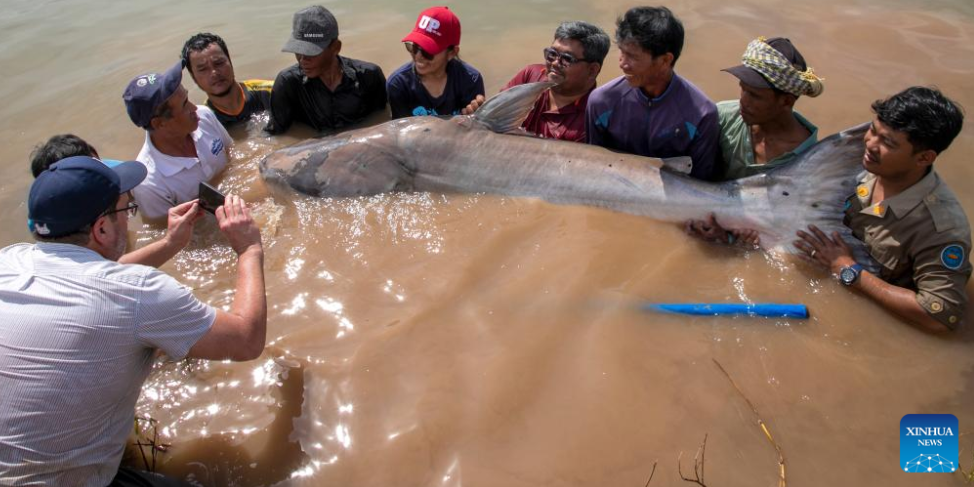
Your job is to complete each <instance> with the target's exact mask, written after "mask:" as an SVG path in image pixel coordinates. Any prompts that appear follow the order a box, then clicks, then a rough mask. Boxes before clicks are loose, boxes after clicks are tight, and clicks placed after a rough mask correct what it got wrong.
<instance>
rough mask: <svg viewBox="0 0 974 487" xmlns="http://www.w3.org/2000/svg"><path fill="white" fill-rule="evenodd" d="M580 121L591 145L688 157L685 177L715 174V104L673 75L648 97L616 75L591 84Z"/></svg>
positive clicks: (716, 131) (710, 177) (717, 131)
mask: <svg viewBox="0 0 974 487" xmlns="http://www.w3.org/2000/svg"><path fill="white" fill-rule="evenodd" d="M585 122H586V123H585V124H586V129H587V131H588V142H589V143H590V144H595V145H600V146H602V147H607V148H609V149H613V150H617V151H622V152H628V153H630V154H638V155H641V156H648V157H660V158H666V157H679V156H690V158H691V159H693V170H692V171H691V172H690V176H693V177H695V178H697V179H705V180H713V179H715V177H716V176H718V174H717V173H718V171H717V169H718V167H717V164H716V160H717V151H718V150H720V146H719V144H718V136H719V135H720V127H719V126H718V123H717V105H715V104H714V102H712V101H710V99H709V98H707V95H705V94H704V93H703V92H702V91H700V89H699V88H697V87H696V86H694V85H693V84H692V83H690V82H689V81H687V80H685V79H683V78H681V77H680V76H678V75H676V74H674V75H673V79H672V80H671V81H670V85H669V86H668V87H667V88H666V91H664V92H663V94H662V95H660V96H659V97H658V98H653V99H650V98H649V97H647V96H646V95H645V94H643V92H642V90H640V89H639V88H633V87H631V86H629V83H627V82H626V79H625V78H624V77H621V76H620V77H619V78H616V79H614V80H612V81H610V82H609V83H607V84H605V85H603V86H601V87H599V88H596V89H595V91H593V92H592V94H591V95H590V96H589V98H588V107H587V108H586V111H585Z"/></svg>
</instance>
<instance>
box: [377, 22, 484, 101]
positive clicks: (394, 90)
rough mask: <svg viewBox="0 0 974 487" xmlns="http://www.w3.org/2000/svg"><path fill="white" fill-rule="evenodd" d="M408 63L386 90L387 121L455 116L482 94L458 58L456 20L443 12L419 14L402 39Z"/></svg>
mask: <svg viewBox="0 0 974 487" xmlns="http://www.w3.org/2000/svg"><path fill="white" fill-rule="evenodd" d="M402 41H403V42H404V43H405V45H406V51H407V52H409V55H410V57H411V58H412V61H410V62H408V63H406V64H404V65H402V67H400V68H399V69H397V70H396V71H395V72H394V73H392V75H391V76H389V82H388V83H387V85H386V90H387V91H388V93H389V106H390V108H391V109H392V118H402V117H408V116H412V115H458V114H459V113H460V110H462V109H463V107H465V106H467V104H468V103H470V102H471V101H472V100H474V99H475V98H476V97H477V96H481V97H482V96H483V95H484V78H483V77H482V76H481V75H480V72H479V71H477V70H476V69H475V68H474V67H473V66H471V65H469V64H467V63H465V62H463V61H461V60H460V58H459V57H458V56H459V55H460V19H458V18H457V16H456V15H454V14H453V12H451V11H450V9H448V8H447V7H432V8H428V9H426V10H424V11H422V12H421V13H420V14H419V17H418V18H417V19H416V24H415V26H414V27H413V30H412V32H410V33H409V34H408V35H407V36H406V37H404V38H403V39H402Z"/></svg>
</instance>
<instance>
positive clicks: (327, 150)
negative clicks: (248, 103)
mask: <svg viewBox="0 0 974 487" xmlns="http://www.w3.org/2000/svg"><path fill="white" fill-rule="evenodd" d="M389 125H390V124H382V125H378V126H375V127H368V128H364V129H359V130H353V131H350V132H344V133H341V134H338V135H335V136H330V137H323V138H320V139H313V140H308V141H304V142H301V143H298V144H295V145H292V146H290V147H285V148H283V149H280V150H277V151H275V152H272V153H271V154H269V155H268V156H266V157H265V158H264V159H263V160H262V161H261V162H260V173H261V176H262V177H263V178H264V180H265V181H270V182H273V183H279V184H286V185H288V186H290V187H292V188H294V189H296V190H298V191H300V192H302V193H305V194H308V195H311V196H326V197H328V196H363V195H372V194H377V193H384V192H388V191H394V190H401V189H408V188H407V187H408V183H409V180H410V174H409V172H408V171H406V170H405V169H404V167H403V165H402V164H401V161H400V159H401V158H400V157H399V156H398V152H399V151H398V148H397V147H396V142H395V140H394V139H395V138H396V133H395V131H392V130H388V126H389Z"/></svg>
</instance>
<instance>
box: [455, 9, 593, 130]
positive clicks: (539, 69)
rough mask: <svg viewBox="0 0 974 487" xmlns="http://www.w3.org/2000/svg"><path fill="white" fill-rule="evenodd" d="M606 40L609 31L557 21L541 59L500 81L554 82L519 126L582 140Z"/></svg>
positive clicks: (470, 108) (469, 110) (514, 83)
mask: <svg viewBox="0 0 974 487" xmlns="http://www.w3.org/2000/svg"><path fill="white" fill-rule="evenodd" d="M609 44H610V40H609V36H608V35H607V34H606V33H605V32H604V31H603V30H602V29H600V28H598V27H597V26H595V25H592V24H589V23H587V22H579V21H575V22H564V23H562V24H561V25H559V26H558V29H556V30H555V38H554V41H552V43H551V46H549V47H546V48H545V49H544V58H545V64H531V65H528V66H527V67H525V68H524V69H522V70H521V71H520V72H519V73H517V74H516V75H514V78H512V79H511V81H509V82H508V83H507V86H505V87H504V90H507V89H509V88H511V87H513V86H517V85H522V84H525V83H536V82H539V81H554V82H556V83H558V85H557V86H554V87H552V88H551V89H549V90H545V92H544V93H542V94H541V96H539V97H538V100H537V102H535V104H534V108H532V109H531V111H530V112H529V113H528V116H527V118H525V119H524V123H523V124H521V126H522V127H524V129H525V130H527V131H528V132H531V133H533V134H536V135H538V136H540V137H543V138H546V139H560V140H568V141H572V142H584V141H585V138H586V137H585V107H586V105H587V103H588V96H589V94H590V93H592V90H594V89H595V84H596V79H597V78H598V76H599V72H601V71H602V63H603V61H605V56H606V55H607V54H608V53H609ZM501 91H503V90H501ZM482 102H483V98H482V97H479V99H478V100H477V101H475V102H474V103H471V104H470V105H469V106H467V109H466V110H464V113H465V114H470V113H473V111H474V110H476V109H477V108H478V107H479V106H480V105H481V104H482Z"/></svg>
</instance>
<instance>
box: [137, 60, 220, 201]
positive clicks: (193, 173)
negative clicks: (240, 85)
mask: <svg viewBox="0 0 974 487" xmlns="http://www.w3.org/2000/svg"><path fill="white" fill-rule="evenodd" d="M182 79H183V64H182V61H179V62H177V63H176V64H175V65H174V66H173V67H171V68H169V69H168V70H167V71H166V72H164V73H150V74H144V75H141V76H137V77H136V78H135V79H133V80H132V81H131V82H129V84H128V87H127V88H126V89H125V93H124V95H123V96H122V98H123V99H124V100H125V108H126V110H127V111H128V114H129V118H131V119H132V123H134V124H135V125H137V126H139V127H141V128H143V129H145V131H146V133H145V144H143V145H142V151H141V152H139V155H138V157H136V159H137V160H138V161H139V162H141V163H143V164H145V167H146V169H147V170H148V175H147V176H146V178H145V181H144V182H143V183H142V184H140V185H138V186H137V187H136V188H135V190H134V194H135V200H136V201H138V203H139V207H140V208H141V209H142V215H143V218H146V219H150V220H156V219H161V218H163V217H165V216H166V214H167V212H168V211H169V208H172V207H173V206H176V205H179V204H180V203H185V202H187V201H190V200H194V199H196V197H197V195H198V191H199V183H200V182H202V181H209V180H211V179H213V177H214V176H216V175H217V174H218V173H219V172H220V171H222V170H223V168H224V167H226V165H227V162H228V161H229V153H228V151H229V149H230V146H231V145H232V144H233V140H232V139H231V138H230V135H229V134H228V133H227V131H226V129H224V128H223V125H221V124H220V121H219V120H217V117H216V115H215V114H214V113H213V110H210V109H209V108H207V107H205V106H197V105H194V104H193V103H192V102H190V101H189V98H188V93H187V91H186V89H185V88H183V86H182Z"/></svg>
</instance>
